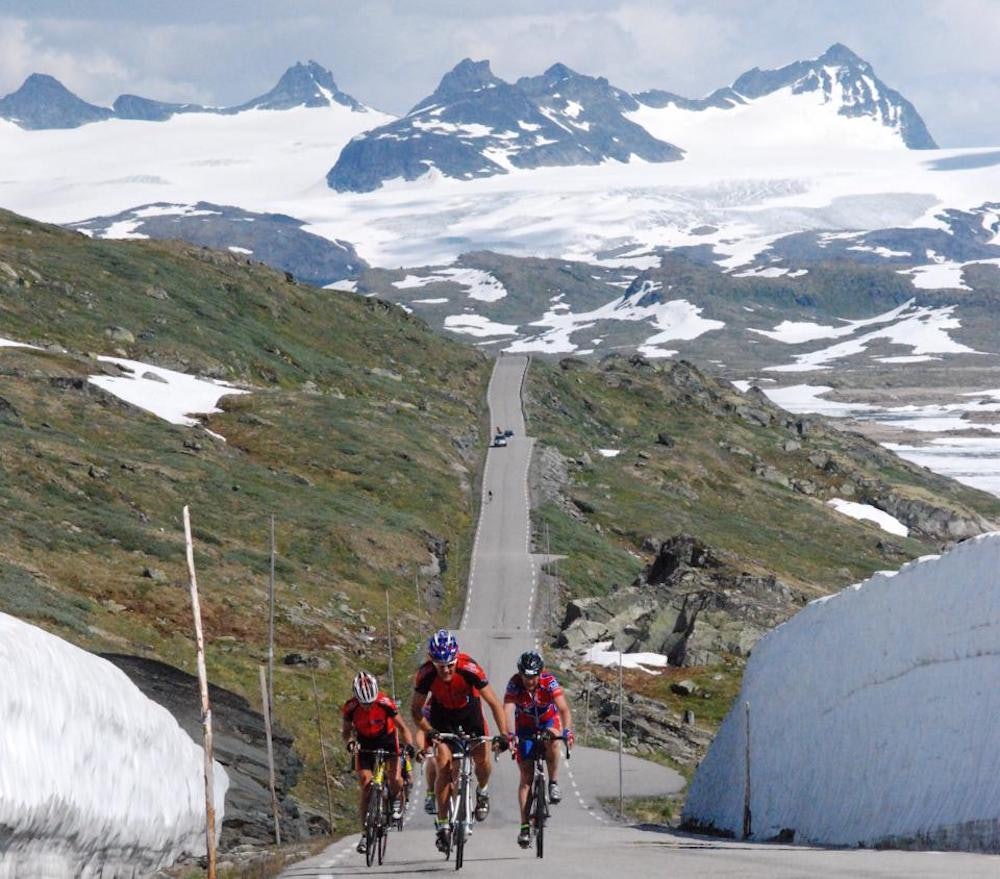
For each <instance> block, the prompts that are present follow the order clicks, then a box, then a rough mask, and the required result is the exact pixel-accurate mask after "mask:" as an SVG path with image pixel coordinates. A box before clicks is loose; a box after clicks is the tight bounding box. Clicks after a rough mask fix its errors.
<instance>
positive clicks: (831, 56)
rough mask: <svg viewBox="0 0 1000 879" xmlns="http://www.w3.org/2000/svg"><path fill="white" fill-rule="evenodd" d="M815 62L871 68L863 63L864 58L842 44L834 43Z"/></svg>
mask: <svg viewBox="0 0 1000 879" xmlns="http://www.w3.org/2000/svg"><path fill="white" fill-rule="evenodd" d="M816 60H817V61H822V62H824V63H827V64H846V65H848V66H859V67H869V68H870V67H871V65H870V64H869V63H868V62H867V61H865V59H864V58H862V57H861V56H860V55H858V54H857V53H856V52H854V51H852V50H851V49H849V48H848V47H847V46H845V45H844V44H843V43H834V44H833V45H832V46H830V48H829V49H827V50H826V51H825V52H824V53H823V54H822V55H820V56H819V58H817V59H816Z"/></svg>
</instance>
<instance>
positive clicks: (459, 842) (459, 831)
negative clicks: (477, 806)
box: [454, 789, 469, 870]
mask: <svg viewBox="0 0 1000 879" xmlns="http://www.w3.org/2000/svg"><path fill="white" fill-rule="evenodd" d="M468 806H469V804H468V791H467V790H464V789H463V790H462V793H461V795H460V796H459V798H458V821H456V822H455V829H454V834H455V869H456V870H461V869H462V863H463V861H464V859H465V836H466V828H465V825H466V818H467V813H468Z"/></svg>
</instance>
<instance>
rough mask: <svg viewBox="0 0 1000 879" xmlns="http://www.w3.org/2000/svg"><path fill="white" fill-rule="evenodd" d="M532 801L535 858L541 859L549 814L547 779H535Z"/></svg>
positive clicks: (539, 777)
mask: <svg viewBox="0 0 1000 879" xmlns="http://www.w3.org/2000/svg"><path fill="white" fill-rule="evenodd" d="M532 800H533V801H534V806H535V816H534V817H535V857H536V858H541V857H543V856H544V854H545V819H546V818H547V817H548V814H549V810H548V808H547V803H546V797H545V779H544V778H543V777H542V776H538V777H537V778H536V779H535V791H534V794H533V796H532Z"/></svg>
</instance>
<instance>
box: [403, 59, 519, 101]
mask: <svg viewBox="0 0 1000 879" xmlns="http://www.w3.org/2000/svg"><path fill="white" fill-rule="evenodd" d="M503 84H504V82H503V80H502V79H500V78H499V77H497V76H495V75H494V74H493V71H492V70H491V69H490V62H489V61H473V60H472V59H471V58H465V59H463V60H462V61H460V62H459V63H458V64H456V65H455V66H454V67H453V68H452V69H451V70H449V71H448V72H447V73H446V74H445V75H444V76H443V77H441V82H440V83H439V85H438V87H437V88H436V89H435V90H434V94H432V95H431V96H430V97H429V98H428V99H427V100H426V101H421V103H420V104H419V105H418V106H422V105H424V104H427V103H429V102H431V101H436V102H441V101H449V100H454V99H455V98H457V97H459V96H461V95H465V94H468V93H469V92H475V91H478V90H479V89H482V88H488V87H489V86H497V85H503Z"/></svg>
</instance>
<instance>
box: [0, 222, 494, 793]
mask: <svg viewBox="0 0 1000 879" xmlns="http://www.w3.org/2000/svg"><path fill="white" fill-rule="evenodd" d="M0 337H4V338H9V339H16V340H18V341H25V342H32V343H34V344H36V345H38V346H40V350H37V351H34V350H28V349H23V348H2V349H0V373H2V375H3V383H2V391H0V397H2V399H0V462H2V467H3V474H4V478H3V480H2V481H0V507H2V509H3V511H4V515H3V517H2V519H0V542H2V550H0V610H3V611H6V612H10V613H14V614H16V615H18V616H20V617H22V618H25V619H27V620H30V621H32V622H35V623H37V624H39V625H42V626H44V627H46V628H48V629H50V630H52V631H54V632H56V633H58V634H59V635H62V636H64V637H67V638H69V639H71V640H73V641H75V642H76V643H79V644H82V645H84V646H86V647H88V648H91V649H95V650H113V651H118V652H133V653H139V654H143V655H150V656H155V657H157V658H160V659H163V660H165V661H167V662H169V663H172V664H175V665H177V666H180V667H181V668H184V669H186V670H188V671H192V670H193V669H194V653H193V649H192V625H191V617H190V607H189V599H188V594H187V588H186V586H187V574H186V568H185V562H184V547H183V534H182V529H181V518H180V513H181V508H182V507H183V505H184V504H189V505H190V506H191V510H192V520H193V525H194V533H195V543H196V547H195V555H196V561H197V564H198V569H199V583H200V586H201V590H202V609H203V614H204V618H205V628H206V637H207V641H208V647H207V650H208V669H209V675H210V677H211V678H212V680H213V681H214V682H216V683H218V684H221V685H223V686H226V687H230V688H232V689H234V690H237V691H238V692H241V693H243V694H244V695H246V696H248V697H249V698H250V700H251V702H252V703H253V704H259V696H258V695H257V694H258V685H257V667H256V666H257V664H258V662H260V661H261V660H262V658H263V657H264V656H265V655H266V631H267V616H266V608H267V600H266V599H267V581H268V567H269V552H268V521H269V517H270V515H271V514H273V515H274V516H275V518H276V522H277V546H278V564H277V580H278V614H277V616H278V620H277V642H278V643H277V655H278V658H279V662H280V660H281V658H282V657H284V656H286V655H287V654H292V653H298V654H302V655H303V656H304V657H306V658H307V660H308V661H309V662H311V663H313V664H314V665H316V664H318V669H317V682H318V684H319V686H320V690H321V697H322V699H323V702H324V706H325V709H326V712H325V713H326V717H325V723H326V727H327V730H328V732H329V733H332V732H334V730H335V726H336V724H337V723H338V721H337V720H336V717H335V714H334V712H335V711H336V709H337V707H338V706H339V703H340V702H341V701H343V699H345V698H346V695H347V694H348V692H349V677H350V676H351V675H352V674H353V673H354V672H355V670H356V669H357V668H358V667H359V666H361V665H364V666H366V667H368V668H372V669H374V671H376V672H377V673H381V672H383V671H384V669H385V665H386V655H385V654H386V650H385V635H386V631H385V621H384V620H385V616H384V614H385V611H384V608H385V593H386V591H388V592H389V595H390V600H391V604H392V607H393V611H394V615H395V629H396V634H397V642H396V649H397V659H398V667H399V669H400V676H401V678H404V679H405V676H406V675H407V674H408V673H409V671H410V661H409V660H410V659H411V657H412V654H413V647H414V644H413V638H414V637H415V636H418V635H422V634H423V633H424V632H425V631H426V630H427V629H428V628H429V627H430V626H431V625H432V624H447V623H448V622H449V620H450V619H451V614H452V612H453V610H454V608H455V607H456V605H457V603H458V601H459V599H460V584H461V583H463V582H464V572H465V570H466V569H467V562H468V551H469V544H468V535H469V534H470V533H471V526H472V523H473V521H474V517H475V515H476V512H477V511H476V509H475V503H476V498H477V497H478V494H477V492H476V491H475V490H474V487H475V482H476V479H477V474H478V471H479V467H480V463H481V459H480V455H481V452H480V445H481V443H480V436H481V435H482V434H483V431H484V430H485V429H486V425H485V420H484V418H483V408H482V407H483V400H484V397H485V386H486V382H487V380H488V377H489V368H490V365H489V363H488V362H487V361H486V360H485V359H484V358H483V357H482V356H480V355H479V354H478V353H476V352H474V351H473V350H471V349H469V348H464V347H460V346H459V345H457V344H451V343H449V342H447V341H442V340H441V339H440V338H438V337H436V336H433V335H432V334H431V333H430V332H429V331H428V330H427V328H426V327H425V326H424V325H423V324H422V323H421V322H419V321H417V320H414V319H412V318H410V317H409V316H408V315H406V314H405V313H404V312H403V311H402V310H401V309H398V308H396V307H395V306H391V305H388V304H386V303H383V302H380V301H377V300H371V299H369V300H366V299H362V298H360V297H357V296H354V295H350V294H342V293H334V292H330V291H324V290H317V289H315V288H311V287H307V286H304V285H298V284H294V283H289V282H288V281H286V279H285V276H284V275H283V273H280V272H275V271H273V270H271V269H268V268H265V267H263V266H260V265H257V264H249V263H247V262H246V261H245V260H243V259H239V258H236V257H231V256H229V255H227V254H219V253H213V252H209V251H205V250H201V249H198V248H195V247H192V246H190V245H185V244H180V243H169V242H168V243H153V242H128V243H123V242H105V241H91V240H89V239H87V238H85V237H83V236H82V235H77V234H74V233H69V232H66V231H64V230H61V229H58V228H54V227H46V226H42V225H39V224H36V223H32V222H29V221H27V220H23V219H20V218H18V217H15V216H13V215H10V214H0ZM112 353H118V354H119V355H121V356H127V357H130V358H134V359H138V360H143V361H148V362H152V363H156V364H158V365H161V366H167V367H173V368H179V369H184V370H186V371H189V372H199V373H201V374H207V375H213V376H218V377H223V378H226V379H227V380H230V381H234V382H237V383H240V384H242V385H244V386H246V387H248V388H250V389H252V393H250V394H248V395H245V396H230V397H227V398H224V400H223V401H222V408H223V410H224V411H223V412H222V413H220V414H216V415H213V416H211V417H210V418H207V419H206V421H205V424H206V426H207V427H208V428H209V429H210V430H211V431H213V432H215V433H218V434H221V435H222V436H224V437H225V438H226V441H225V442H221V441H219V440H217V439H215V438H213V437H212V436H211V435H210V434H209V433H207V432H206V431H204V430H200V429H198V428H188V427H180V426H174V425H170V424H168V423H166V422H164V421H162V420H160V419H158V418H156V417H154V416H152V415H150V414H147V413H145V412H142V411H140V410H138V409H135V408H133V407H131V406H128V405H126V404H124V403H122V402H120V401H118V400H117V399H116V398H114V397H111V396H110V395H108V394H106V393H105V392H104V391H102V390H99V389H98V388H96V387H95V386H94V385H92V384H89V383H88V382H87V376H88V375H93V374H98V373H101V372H106V373H111V374H115V373H117V369H116V367H113V366H111V365H110V364H106V363H99V362H98V361H96V360H95V359H94V358H93V354H112ZM435 556H439V557H440V562H443V563H444V565H445V570H444V571H443V573H442V574H441V575H440V576H437V575H436V574H435V571H434V565H435ZM406 639H410V640H409V641H407V640H406ZM404 689H405V685H404ZM276 702H277V715H278V719H279V721H280V722H281V723H282V724H284V725H285V726H286V727H288V728H289V729H290V730H291V731H292V732H293V733H294V734H295V735H296V737H297V747H298V748H299V749H300V751H301V752H302V753H303V754H304V756H305V758H306V763H307V767H306V773H305V776H304V779H303V781H302V782H301V783H300V785H299V788H298V790H297V793H298V794H299V796H300V797H301V798H303V799H304V800H305V801H306V802H307V803H310V804H312V805H315V806H317V807H319V806H320V804H321V803H325V793H323V788H322V776H321V774H320V770H319V767H320V756H319V750H318V745H317V741H316V735H315V719H314V712H313V707H312V706H313V702H312V692H311V687H310V682H309V666H306V667H301V666H285V665H280V666H279V670H278V675H277V682H276ZM343 762H344V761H343V760H342V759H341V760H340V761H339V763H338V766H337V768H338V769H340V768H342V767H341V765H340V764H342V763H343ZM339 796H341V798H342V799H344V800H345V803H344V808H345V809H347V808H348V806H347V804H346V801H347V800H348V799H350V796H351V795H350V792H349V791H345V792H343V793H341V794H340V795H339ZM322 811H325V807H324V808H322Z"/></svg>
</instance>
